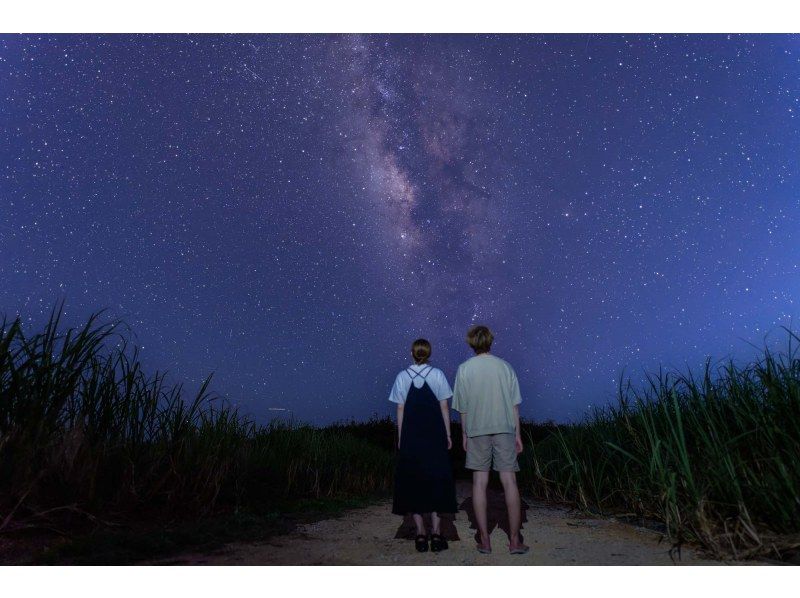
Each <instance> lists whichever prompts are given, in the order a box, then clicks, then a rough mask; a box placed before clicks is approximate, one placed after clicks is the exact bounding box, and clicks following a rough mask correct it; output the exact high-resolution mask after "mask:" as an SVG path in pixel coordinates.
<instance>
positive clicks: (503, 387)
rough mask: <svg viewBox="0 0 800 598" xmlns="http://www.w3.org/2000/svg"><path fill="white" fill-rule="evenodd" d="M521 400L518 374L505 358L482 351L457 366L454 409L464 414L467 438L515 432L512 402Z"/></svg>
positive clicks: (513, 403)
mask: <svg viewBox="0 0 800 598" xmlns="http://www.w3.org/2000/svg"><path fill="white" fill-rule="evenodd" d="M521 402H522V397H521V396H520V393H519V382H518V381H517V375H516V374H515V373H514V370H513V368H512V367H511V366H510V365H509V364H508V363H507V362H506V361H504V360H502V359H500V358H499V357H495V356H494V355H492V354H490V353H481V354H480V355H476V356H475V357H472V358H470V359H468V360H467V361H465V362H464V363H462V364H461V365H460V366H459V368H458V373H457V374H456V382H455V388H454V391H453V409H455V410H456V411H459V412H461V413H462V414H464V416H465V419H466V422H465V426H466V433H467V436H469V437H470V438H471V437H473V436H482V435H485V434H514V432H515V430H516V421H515V417H514V405H519V404H520V403H521ZM462 421H464V420H463V419H462Z"/></svg>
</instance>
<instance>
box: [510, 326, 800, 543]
mask: <svg viewBox="0 0 800 598" xmlns="http://www.w3.org/2000/svg"><path fill="white" fill-rule="evenodd" d="M787 333H788V341H789V343H788V350H787V351H785V352H781V353H779V354H775V353H773V352H771V351H770V350H767V349H765V350H764V352H763V355H762V356H761V358H760V359H759V360H757V361H755V362H754V363H751V364H749V365H746V366H736V365H734V364H733V363H730V362H729V363H727V364H725V365H723V366H720V367H718V368H713V367H712V366H711V363H710V362H707V363H706V366H705V368H704V369H703V370H702V372H701V373H700V374H698V375H695V374H692V373H686V374H681V373H679V372H670V373H664V372H661V373H659V374H658V375H653V376H650V377H649V378H648V384H647V385H646V386H645V387H644V388H641V389H636V388H633V387H631V385H630V384H627V385H623V384H620V391H619V401H618V403H617V405H616V406H612V407H608V408H605V409H598V410H596V411H595V412H594V414H593V416H592V417H590V418H589V419H588V420H587V421H585V422H583V423H580V424H578V425H571V426H559V427H557V428H556V429H555V430H554V433H553V434H552V435H551V436H550V437H549V438H547V439H546V440H544V441H542V442H539V443H536V444H535V445H534V446H533V450H532V451H529V453H528V454H527V455H526V456H525V466H524V470H525V483H524V487H525V488H526V489H527V490H528V491H529V492H530V493H532V494H533V495H535V496H537V497H541V498H545V499H556V500H559V501H566V502H569V503H572V504H574V505H577V506H579V507H581V508H583V509H590V510H594V511H599V512H604V513H616V514H620V513H627V514H629V515H631V516H633V517H635V518H639V519H645V520H655V521H658V522H661V523H662V524H663V525H664V527H665V529H666V531H667V532H668V534H669V537H670V538H671V539H672V540H673V541H674V542H675V543H677V544H678V545H680V544H681V543H683V542H686V541H692V542H696V543H699V544H700V545H702V546H703V547H704V548H705V549H707V550H708V551H710V552H711V553H713V554H714V555H716V556H718V557H728V558H730V557H733V558H745V557H753V556H772V557H776V556H777V557H780V556H781V555H785V554H786V553H787V552H795V553H796V550H797V548H798V547H800V359H798V356H797V352H796V347H797V342H798V338H797V336H796V335H795V334H793V333H792V332H789V331H787Z"/></svg>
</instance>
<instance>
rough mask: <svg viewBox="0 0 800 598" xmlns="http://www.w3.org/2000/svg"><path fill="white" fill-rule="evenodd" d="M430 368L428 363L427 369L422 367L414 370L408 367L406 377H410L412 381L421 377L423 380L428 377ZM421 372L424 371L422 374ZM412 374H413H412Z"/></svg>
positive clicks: (431, 367) (431, 368)
mask: <svg viewBox="0 0 800 598" xmlns="http://www.w3.org/2000/svg"><path fill="white" fill-rule="evenodd" d="M432 370H433V366H432V365H429V366H428V369H427V370H425V369H423V370H420V371H418V372H415V371H414V370H412V369H411V368H408V369H406V374H408V377H409V378H411V381H412V382H413V381H414V380H415V379H416V378H422V379H423V380H425V378H427V377H428V374H430V373H431V371H432ZM423 372H424V374H423ZM412 374H413V376H412Z"/></svg>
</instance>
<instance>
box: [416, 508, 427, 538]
mask: <svg viewBox="0 0 800 598" xmlns="http://www.w3.org/2000/svg"><path fill="white" fill-rule="evenodd" d="M414 524H415V525H416V526H417V535H418V536H426V535H427V534H426V533H425V522H424V521H423V520H422V515H420V514H419V513H414Z"/></svg>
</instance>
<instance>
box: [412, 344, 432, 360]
mask: <svg viewBox="0 0 800 598" xmlns="http://www.w3.org/2000/svg"><path fill="white" fill-rule="evenodd" d="M430 356H431V344H430V343H429V342H428V341H427V340H425V339H424V338H418V339H417V340H415V341H414V342H413V343H411V357H413V358H414V363H416V364H417V365H422V364H423V363H428V358H429V357H430Z"/></svg>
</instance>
